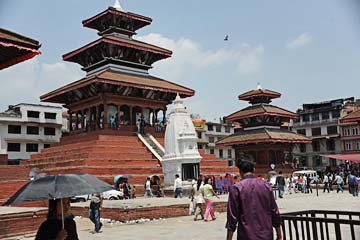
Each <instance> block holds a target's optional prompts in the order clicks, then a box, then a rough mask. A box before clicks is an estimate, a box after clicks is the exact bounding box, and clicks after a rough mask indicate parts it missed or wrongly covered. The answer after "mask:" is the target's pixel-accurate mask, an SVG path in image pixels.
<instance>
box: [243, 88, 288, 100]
mask: <svg viewBox="0 0 360 240" xmlns="http://www.w3.org/2000/svg"><path fill="white" fill-rule="evenodd" d="M254 97H270V98H279V97H281V93H278V92H275V91H272V90H268V89H262V88H258V89H256V90H251V91H249V92H246V93H243V94H240V95H239V97H238V98H239V100H250V99H251V98H254Z"/></svg>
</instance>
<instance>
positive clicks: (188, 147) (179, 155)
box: [161, 95, 202, 186]
mask: <svg viewBox="0 0 360 240" xmlns="http://www.w3.org/2000/svg"><path fill="white" fill-rule="evenodd" d="M197 140H198V138H197V134H196V131H195V128H194V125H193V123H192V120H191V118H190V114H189V113H188V112H187V111H186V108H185V106H184V104H183V101H182V100H181V98H180V96H179V95H177V97H176V99H175V100H174V107H173V109H172V111H171V113H170V121H169V123H168V125H167V127H166V132H165V155H164V157H163V159H162V161H161V165H162V168H163V173H164V183H165V186H172V185H173V184H174V179H175V174H179V176H180V178H181V179H182V180H183V181H187V180H192V179H194V178H198V177H199V174H200V166H199V163H200V161H201V158H202V157H201V156H200V154H199V151H198V148H197Z"/></svg>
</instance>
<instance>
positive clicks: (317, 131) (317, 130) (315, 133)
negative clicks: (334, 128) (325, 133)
mask: <svg viewBox="0 0 360 240" xmlns="http://www.w3.org/2000/svg"><path fill="white" fill-rule="evenodd" d="M311 134H312V136H320V135H321V128H312V129H311Z"/></svg>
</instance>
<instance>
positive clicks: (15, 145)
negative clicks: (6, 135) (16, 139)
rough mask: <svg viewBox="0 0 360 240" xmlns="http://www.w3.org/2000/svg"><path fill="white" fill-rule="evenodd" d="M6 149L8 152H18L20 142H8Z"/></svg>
mask: <svg viewBox="0 0 360 240" xmlns="http://www.w3.org/2000/svg"><path fill="white" fill-rule="evenodd" d="M7 151H8V152H20V143H8V145H7Z"/></svg>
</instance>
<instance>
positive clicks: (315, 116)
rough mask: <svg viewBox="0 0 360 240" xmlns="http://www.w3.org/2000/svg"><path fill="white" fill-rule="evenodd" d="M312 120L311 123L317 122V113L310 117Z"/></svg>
mask: <svg viewBox="0 0 360 240" xmlns="http://www.w3.org/2000/svg"><path fill="white" fill-rule="evenodd" d="M311 118H312V120H313V121H319V114H318V113H314V114H313V115H312V116H311Z"/></svg>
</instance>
